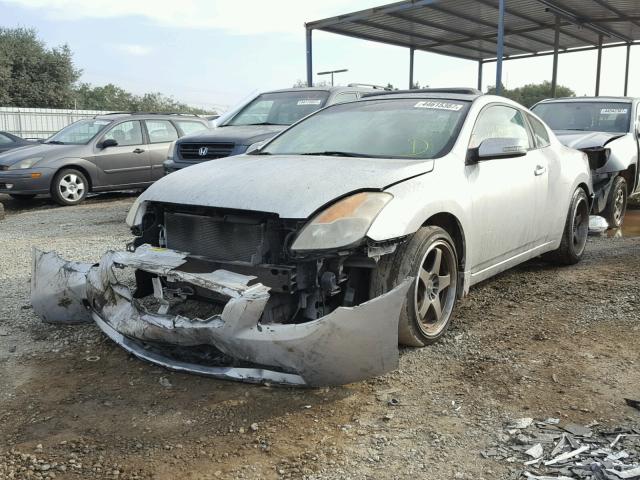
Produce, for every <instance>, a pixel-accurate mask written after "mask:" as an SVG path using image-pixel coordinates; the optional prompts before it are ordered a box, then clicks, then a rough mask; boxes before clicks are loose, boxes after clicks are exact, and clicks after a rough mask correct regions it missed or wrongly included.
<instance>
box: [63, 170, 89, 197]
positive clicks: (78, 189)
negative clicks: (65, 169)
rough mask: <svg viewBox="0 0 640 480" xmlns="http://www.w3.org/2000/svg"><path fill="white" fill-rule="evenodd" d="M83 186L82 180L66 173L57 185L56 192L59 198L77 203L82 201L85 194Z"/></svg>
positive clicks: (73, 174)
mask: <svg viewBox="0 0 640 480" xmlns="http://www.w3.org/2000/svg"><path fill="white" fill-rule="evenodd" d="M85 189H86V188H85V185H84V181H83V180H82V178H80V177H79V176H78V175H76V174H75V173H68V174H66V175H64V176H63V177H62V178H60V182H59V183H58V192H60V196H62V198H64V199H65V200H67V201H68V202H77V201H79V200H81V199H82V197H83V196H84V194H85Z"/></svg>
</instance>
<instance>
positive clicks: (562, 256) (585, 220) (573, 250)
mask: <svg viewBox="0 0 640 480" xmlns="http://www.w3.org/2000/svg"><path fill="white" fill-rule="evenodd" d="M588 235H589V199H588V197H587V194H586V193H585V191H584V190H583V189H582V188H577V189H576V191H575V192H573V197H572V198H571V204H570V205H569V212H568V213H567V220H566V222H565V226H564V232H563V233H562V242H561V243H560V247H559V248H558V249H557V250H555V251H553V252H551V253H549V254H547V255H546V258H547V259H548V260H550V261H552V262H554V263H559V264H561V265H575V264H576V263H578V262H579V261H580V259H581V258H582V255H583V254H584V250H585V247H586V244H587V236H588Z"/></svg>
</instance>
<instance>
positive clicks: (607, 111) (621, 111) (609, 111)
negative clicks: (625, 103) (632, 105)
mask: <svg viewBox="0 0 640 480" xmlns="http://www.w3.org/2000/svg"><path fill="white" fill-rule="evenodd" d="M627 113H629V109H628V108H603V109H602V110H600V115H626V114H627Z"/></svg>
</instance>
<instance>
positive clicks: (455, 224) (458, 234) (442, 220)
mask: <svg viewBox="0 0 640 480" xmlns="http://www.w3.org/2000/svg"><path fill="white" fill-rule="evenodd" d="M422 226H423V227H428V226H435V227H440V228H442V229H443V230H445V231H446V232H447V233H448V234H449V235H451V238H452V239H453V242H454V247H455V248H456V254H457V255H458V270H459V271H461V272H464V270H465V266H466V260H467V258H466V250H467V243H466V239H465V235H464V230H463V228H462V224H461V223H460V220H458V218H457V217H456V216H455V215H453V214H452V213H449V212H440V213H436V214H434V215H431V216H430V217H429V218H428V219H427V220H426V221H425V222H424V223H423V224H422Z"/></svg>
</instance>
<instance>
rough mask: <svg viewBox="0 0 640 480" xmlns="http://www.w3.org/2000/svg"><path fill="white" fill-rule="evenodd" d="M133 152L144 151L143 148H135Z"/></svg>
mask: <svg viewBox="0 0 640 480" xmlns="http://www.w3.org/2000/svg"><path fill="white" fill-rule="evenodd" d="M133 153H144V150H143V149H141V148H136V149H135V150H134V151H133Z"/></svg>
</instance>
